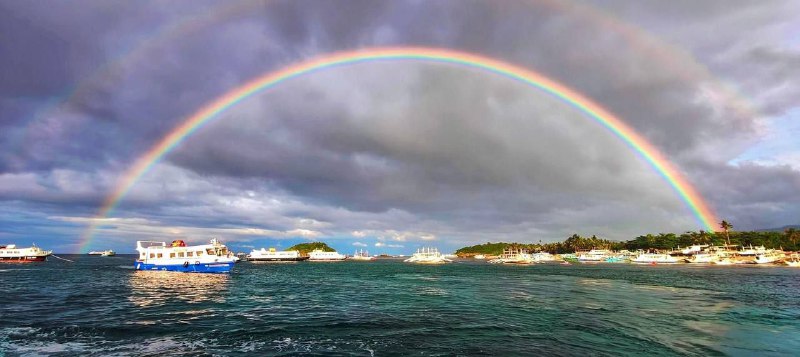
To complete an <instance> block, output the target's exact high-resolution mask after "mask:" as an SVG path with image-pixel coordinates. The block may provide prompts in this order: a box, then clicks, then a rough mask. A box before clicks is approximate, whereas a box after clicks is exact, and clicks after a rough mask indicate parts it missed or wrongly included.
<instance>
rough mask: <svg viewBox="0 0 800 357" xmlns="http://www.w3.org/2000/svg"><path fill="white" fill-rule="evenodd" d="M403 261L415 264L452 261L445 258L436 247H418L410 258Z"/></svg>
mask: <svg viewBox="0 0 800 357" xmlns="http://www.w3.org/2000/svg"><path fill="white" fill-rule="evenodd" d="M403 262H405V263H417V264H444V263H449V262H452V260H450V259H447V258H445V257H444V256H443V255H442V253H439V250H438V249H436V248H419V249H417V252H416V253H414V255H412V256H411V258H408V259H406V260H404V261H403Z"/></svg>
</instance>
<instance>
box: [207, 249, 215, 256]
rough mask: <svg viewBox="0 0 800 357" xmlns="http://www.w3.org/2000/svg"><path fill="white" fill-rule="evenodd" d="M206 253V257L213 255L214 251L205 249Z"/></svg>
mask: <svg viewBox="0 0 800 357" xmlns="http://www.w3.org/2000/svg"><path fill="white" fill-rule="evenodd" d="M206 253H208V255H214V250H213V249H211V248H208V249H206Z"/></svg>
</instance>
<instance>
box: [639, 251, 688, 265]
mask: <svg viewBox="0 0 800 357" xmlns="http://www.w3.org/2000/svg"><path fill="white" fill-rule="evenodd" d="M631 262H632V263H638V264H675V263H680V262H681V259H678V258H676V257H673V256H671V255H669V254H653V253H644V254H640V255H639V256H638V257H636V258H633V259H631Z"/></svg>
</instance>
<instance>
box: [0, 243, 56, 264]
mask: <svg viewBox="0 0 800 357" xmlns="http://www.w3.org/2000/svg"><path fill="white" fill-rule="evenodd" d="M51 255H53V251H52V250H42V249H41V248H39V247H37V246H36V244H34V245H33V246H31V247H28V248H17V246H16V245H15V244H6V245H0V262H14V263H23V262H43V261H45V260H47V257H48V256H51Z"/></svg>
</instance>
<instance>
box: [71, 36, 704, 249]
mask: <svg viewBox="0 0 800 357" xmlns="http://www.w3.org/2000/svg"><path fill="white" fill-rule="evenodd" d="M388 60H391V61H401V60H402V61H421V62H432V63H443V64H449V65H457V66H462V67H469V68H475V69H480V70H484V71H487V72H490V73H494V74H497V75H500V76H503V77H506V78H509V79H512V80H515V81H518V82H521V83H524V84H526V85H529V86H531V87H534V88H536V89H539V90H541V91H543V92H546V93H548V94H550V95H551V96H553V97H554V98H557V99H559V100H561V101H562V102H564V103H566V104H568V105H570V106H572V107H574V108H575V109H577V110H579V111H581V112H583V113H584V114H586V116H587V117H588V118H591V119H593V120H594V121H595V122H597V123H598V124H600V125H602V126H603V127H605V128H606V129H608V130H610V131H611V132H612V133H613V134H614V135H616V136H617V137H619V138H620V139H621V140H622V141H623V142H624V143H625V144H627V145H628V146H629V147H630V148H631V149H632V150H633V151H635V152H636V153H638V154H639V155H640V156H641V157H642V158H643V159H644V160H645V161H646V162H647V163H648V164H649V165H650V166H652V167H653V169H654V170H655V171H656V172H657V173H658V174H659V175H660V176H661V177H663V178H664V180H666V182H667V183H668V184H669V185H670V186H671V187H672V189H673V190H674V191H675V192H676V193H677V195H678V196H679V197H680V198H681V200H682V201H683V202H684V203H685V204H686V206H687V207H688V208H689V210H690V211H691V212H692V214H693V215H694V216H696V218H697V220H698V223H700V225H701V226H702V227H703V228H704V229H706V230H708V231H714V226H715V224H714V223H715V222H716V221H717V218H716V217H715V215H714V213H713V212H712V211H711V210H710V209H709V206H708V204H707V203H706V202H705V201H704V200H703V198H702V197H701V196H700V195H699V194H698V193H697V191H696V190H695V189H694V187H692V185H691V184H690V183H689V182H688V181H687V180H686V178H685V177H684V176H683V175H682V174H681V173H680V172H679V171H678V170H677V169H676V167H675V166H673V165H672V164H671V163H670V162H669V161H668V160H667V159H666V158H665V157H664V155H663V154H661V153H660V152H659V151H658V149H656V148H655V147H654V146H653V145H652V144H650V143H649V142H648V141H647V140H645V139H644V138H643V137H642V136H641V135H639V134H638V133H636V132H635V131H634V130H633V129H632V128H631V127H629V126H628V125H626V124H625V123H624V122H623V121H622V120H620V119H619V118H617V117H616V116H615V115H614V114H612V113H611V112H609V111H608V110H606V109H604V108H603V107H601V106H600V105H598V104H596V103H594V102H593V101H591V100H590V99H588V98H586V97H584V96H583V95H581V94H579V93H577V92H575V91H574V90H572V89H570V88H568V87H566V86H564V85H563V84H561V83H558V82H556V81H554V80H552V79H550V78H547V77H545V76H544V75H543V74H541V73H538V72H535V71H533V70H529V69H525V68H522V67H519V66H515V65H512V64H509V63H506V62H503V61H500V60H497V59H492V58H488V57H484V56H481V55H477V54H472V53H465V52H459V51H454V50H449V49H437V48H423V47H391V48H368V49H361V50H355V51H348V52H339V53H334V54H329V55H324V56H321V57H318V58H313V59H310V60H307V61H304V62H300V63H296V64H293V65H290V66H288V67H286V68H283V69H279V70H276V71H272V72H269V73H266V74H264V75H262V76H260V77H257V78H255V79H253V80H251V81H249V82H247V83H245V84H243V85H241V86H239V87H237V88H235V89H233V90H231V91H229V92H227V93H226V94H224V95H222V96H221V97H218V98H217V99H215V100H214V101H212V102H210V103H208V104H206V105H205V106H203V107H202V108H200V110H198V111H197V112H195V113H194V114H192V115H191V116H189V117H188V118H186V119H185V120H184V121H183V122H182V123H181V124H180V125H178V126H177V127H176V128H174V129H173V130H172V131H171V132H170V133H169V134H167V135H166V136H165V137H164V138H163V139H161V140H160V141H158V142H157V143H156V144H155V145H154V146H153V147H152V148H150V150H148V151H147V152H146V153H145V154H144V155H142V156H141V157H139V158H138V159H137V160H136V161H135V163H134V164H133V166H131V167H130V168H129V169H128V170H127V172H125V174H124V175H123V176H122V179H121V180H120V181H119V182H118V184H117V186H116V187H115V189H114V190H113V191H112V192H111V194H110V195H108V196H107V198H106V199H105V201H104V202H103V205H102V206H101V208H100V210H99V212H98V215H97V216H96V217H95V219H93V220H92V223H91V224H90V226H89V227H88V228H87V229H86V231H85V232H84V234H83V236H82V237H81V243H80V244H79V247H80V250H84V249H85V248H86V247H87V246H88V244H89V243H91V239H92V236H93V234H94V231H95V230H96V229H97V227H98V226H99V225H101V224H102V222H104V221H106V217H108V215H109V214H111V212H112V211H113V210H114V208H115V207H116V206H117V205H118V204H119V203H120V201H121V200H122V199H123V198H124V197H125V195H126V194H127V193H128V191H130V189H131V188H132V187H133V186H134V185H135V184H136V182H137V181H138V180H139V179H140V178H141V177H142V176H143V175H144V174H146V173H147V172H148V171H149V170H150V169H151V168H152V167H153V166H154V165H155V164H156V163H158V162H159V161H160V160H161V158H163V157H164V155H166V154H167V153H169V152H170V151H172V150H173V149H174V148H175V147H176V146H178V145H179V144H180V143H181V142H183V140H185V139H186V138H187V137H188V136H190V135H192V134H193V133H194V132H195V131H197V130H198V129H199V128H200V127H202V126H203V125H205V124H206V123H208V122H210V121H212V120H213V119H214V118H217V117H219V114H220V113H222V112H223V111H225V110H226V109H228V108H230V107H232V106H234V105H236V104H238V103H239V102H241V101H243V100H245V99H246V98H248V97H250V96H252V95H254V94H256V93H259V92H261V91H264V90H266V89H269V88H271V87H273V86H276V85H278V84H281V83H283V82H285V81H288V80H290V79H292V78H296V77H299V76H302V75H305V74H309V73H313V72H315V71H319V70H324V69H329V68H333V67H337V66H344V65H351V64H358V63H364V62H373V61H388Z"/></svg>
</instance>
